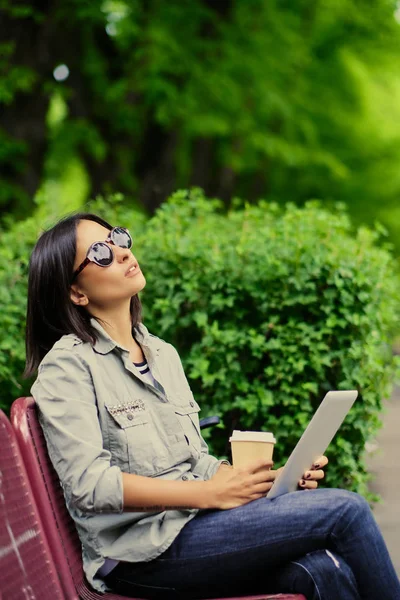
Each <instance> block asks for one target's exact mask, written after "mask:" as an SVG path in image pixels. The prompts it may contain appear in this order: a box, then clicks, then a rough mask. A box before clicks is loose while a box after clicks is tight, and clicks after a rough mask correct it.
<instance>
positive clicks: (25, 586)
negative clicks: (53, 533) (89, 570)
mask: <svg viewBox="0 0 400 600" xmlns="http://www.w3.org/2000/svg"><path fill="white" fill-rule="evenodd" d="M0 581H1V583H0V598H1V597H2V598H4V599H6V598H7V599H8V600H35V599H37V600H39V599H40V600H62V599H63V598H64V596H63V592H62V589H61V586H60V582H59V580H58V577H57V572H56V569H55V566H54V563H53V560H52V556H51V552H50V548H49V546H48V543H47V540H46V536H45V533H44V528H43V525H42V522H41V519H40V517H39V512H38V509H37V506H36V503H35V500H34V497H33V492H32V489H31V486H30V483H29V479H28V475H27V473H26V469H25V467H24V463H23V460H22V456H21V453H20V450H19V447H18V443H17V439H16V436H15V434H14V432H13V429H12V427H11V424H10V422H9V420H8V419H7V417H6V415H5V414H4V413H3V411H1V410H0Z"/></svg>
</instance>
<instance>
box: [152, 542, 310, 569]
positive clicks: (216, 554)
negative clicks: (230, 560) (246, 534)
mask: <svg viewBox="0 0 400 600" xmlns="http://www.w3.org/2000/svg"><path fill="white" fill-rule="evenodd" d="M295 539H302V537H301V536H300V537H299V538H295ZM282 541H285V540H279V541H275V542H270V543H268V544H267V545H265V544H259V545H258V546H248V547H247V548H240V550H232V551H229V552H218V553H215V554H214V553H212V554H210V553H209V554H205V555H204V556H196V557H193V558H161V557H160V558H157V559H156V560H157V561H159V562H171V563H172V562H177V561H180V562H184V561H190V560H193V561H198V560H204V559H209V558H210V557H211V556H215V557H217V556H234V555H237V554H241V553H243V552H248V551H249V550H258V549H259V548H263V547H265V546H267V547H268V548H271V547H273V546H280V545H281V544H282Z"/></svg>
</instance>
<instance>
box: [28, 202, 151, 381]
mask: <svg viewBox="0 0 400 600" xmlns="http://www.w3.org/2000/svg"><path fill="white" fill-rule="evenodd" d="M83 220H87V221H95V222H96V223H99V224H100V225H102V226H103V227H105V228H106V229H108V230H111V229H112V226H111V225H110V224H109V223H107V221H104V219H102V218H101V217H98V216H97V215H93V214H91V213H76V214H73V215H71V216H68V217H65V218H64V219H62V220H61V221H59V222H58V223H56V225H54V227H52V228H51V229H49V230H48V231H45V232H44V233H43V234H42V235H41V236H40V238H39V239H38V241H37V242H36V245H35V247H34V249H33V252H32V254H31V258H30V262H29V280H28V307H27V316H26V338H25V343H26V365H25V371H24V377H30V376H31V375H33V374H34V372H35V371H36V369H37V368H38V366H39V364H40V362H41V360H42V359H43V357H44V356H45V355H46V354H47V352H48V351H49V350H50V349H51V348H52V347H53V345H54V344H55V342H56V341H57V340H59V339H60V338H61V337H62V336H63V335H65V334H68V333H74V334H76V335H77V336H78V337H79V338H80V339H81V340H83V341H84V342H90V343H91V344H94V343H95V341H96V337H97V336H96V332H95V330H94V329H93V327H92V326H91V325H90V314H89V313H88V312H87V311H86V310H85V309H84V308H83V307H81V306H76V305H75V304H74V303H73V302H72V301H71V298H70V288H71V280H72V274H73V268H74V261H75V255H76V227H77V225H78V223H79V222H80V221H83ZM130 311H131V319H132V327H136V326H137V324H138V323H139V322H140V320H141V303H140V300H139V298H138V296H137V295H136V296H133V298H131V305H130Z"/></svg>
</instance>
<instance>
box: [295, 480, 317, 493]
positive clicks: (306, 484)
mask: <svg viewBox="0 0 400 600" xmlns="http://www.w3.org/2000/svg"><path fill="white" fill-rule="evenodd" d="M299 486H300V487H301V488H302V489H303V490H315V489H316V488H317V487H318V483H317V482H316V481H306V480H305V479H300V481H299Z"/></svg>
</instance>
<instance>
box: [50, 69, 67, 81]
mask: <svg viewBox="0 0 400 600" xmlns="http://www.w3.org/2000/svg"><path fill="white" fill-rule="evenodd" d="M68 76H69V69H68V67H67V65H58V66H57V67H56V68H55V69H54V71H53V77H54V79H55V80H56V81H65V80H66V79H67V78H68Z"/></svg>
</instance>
